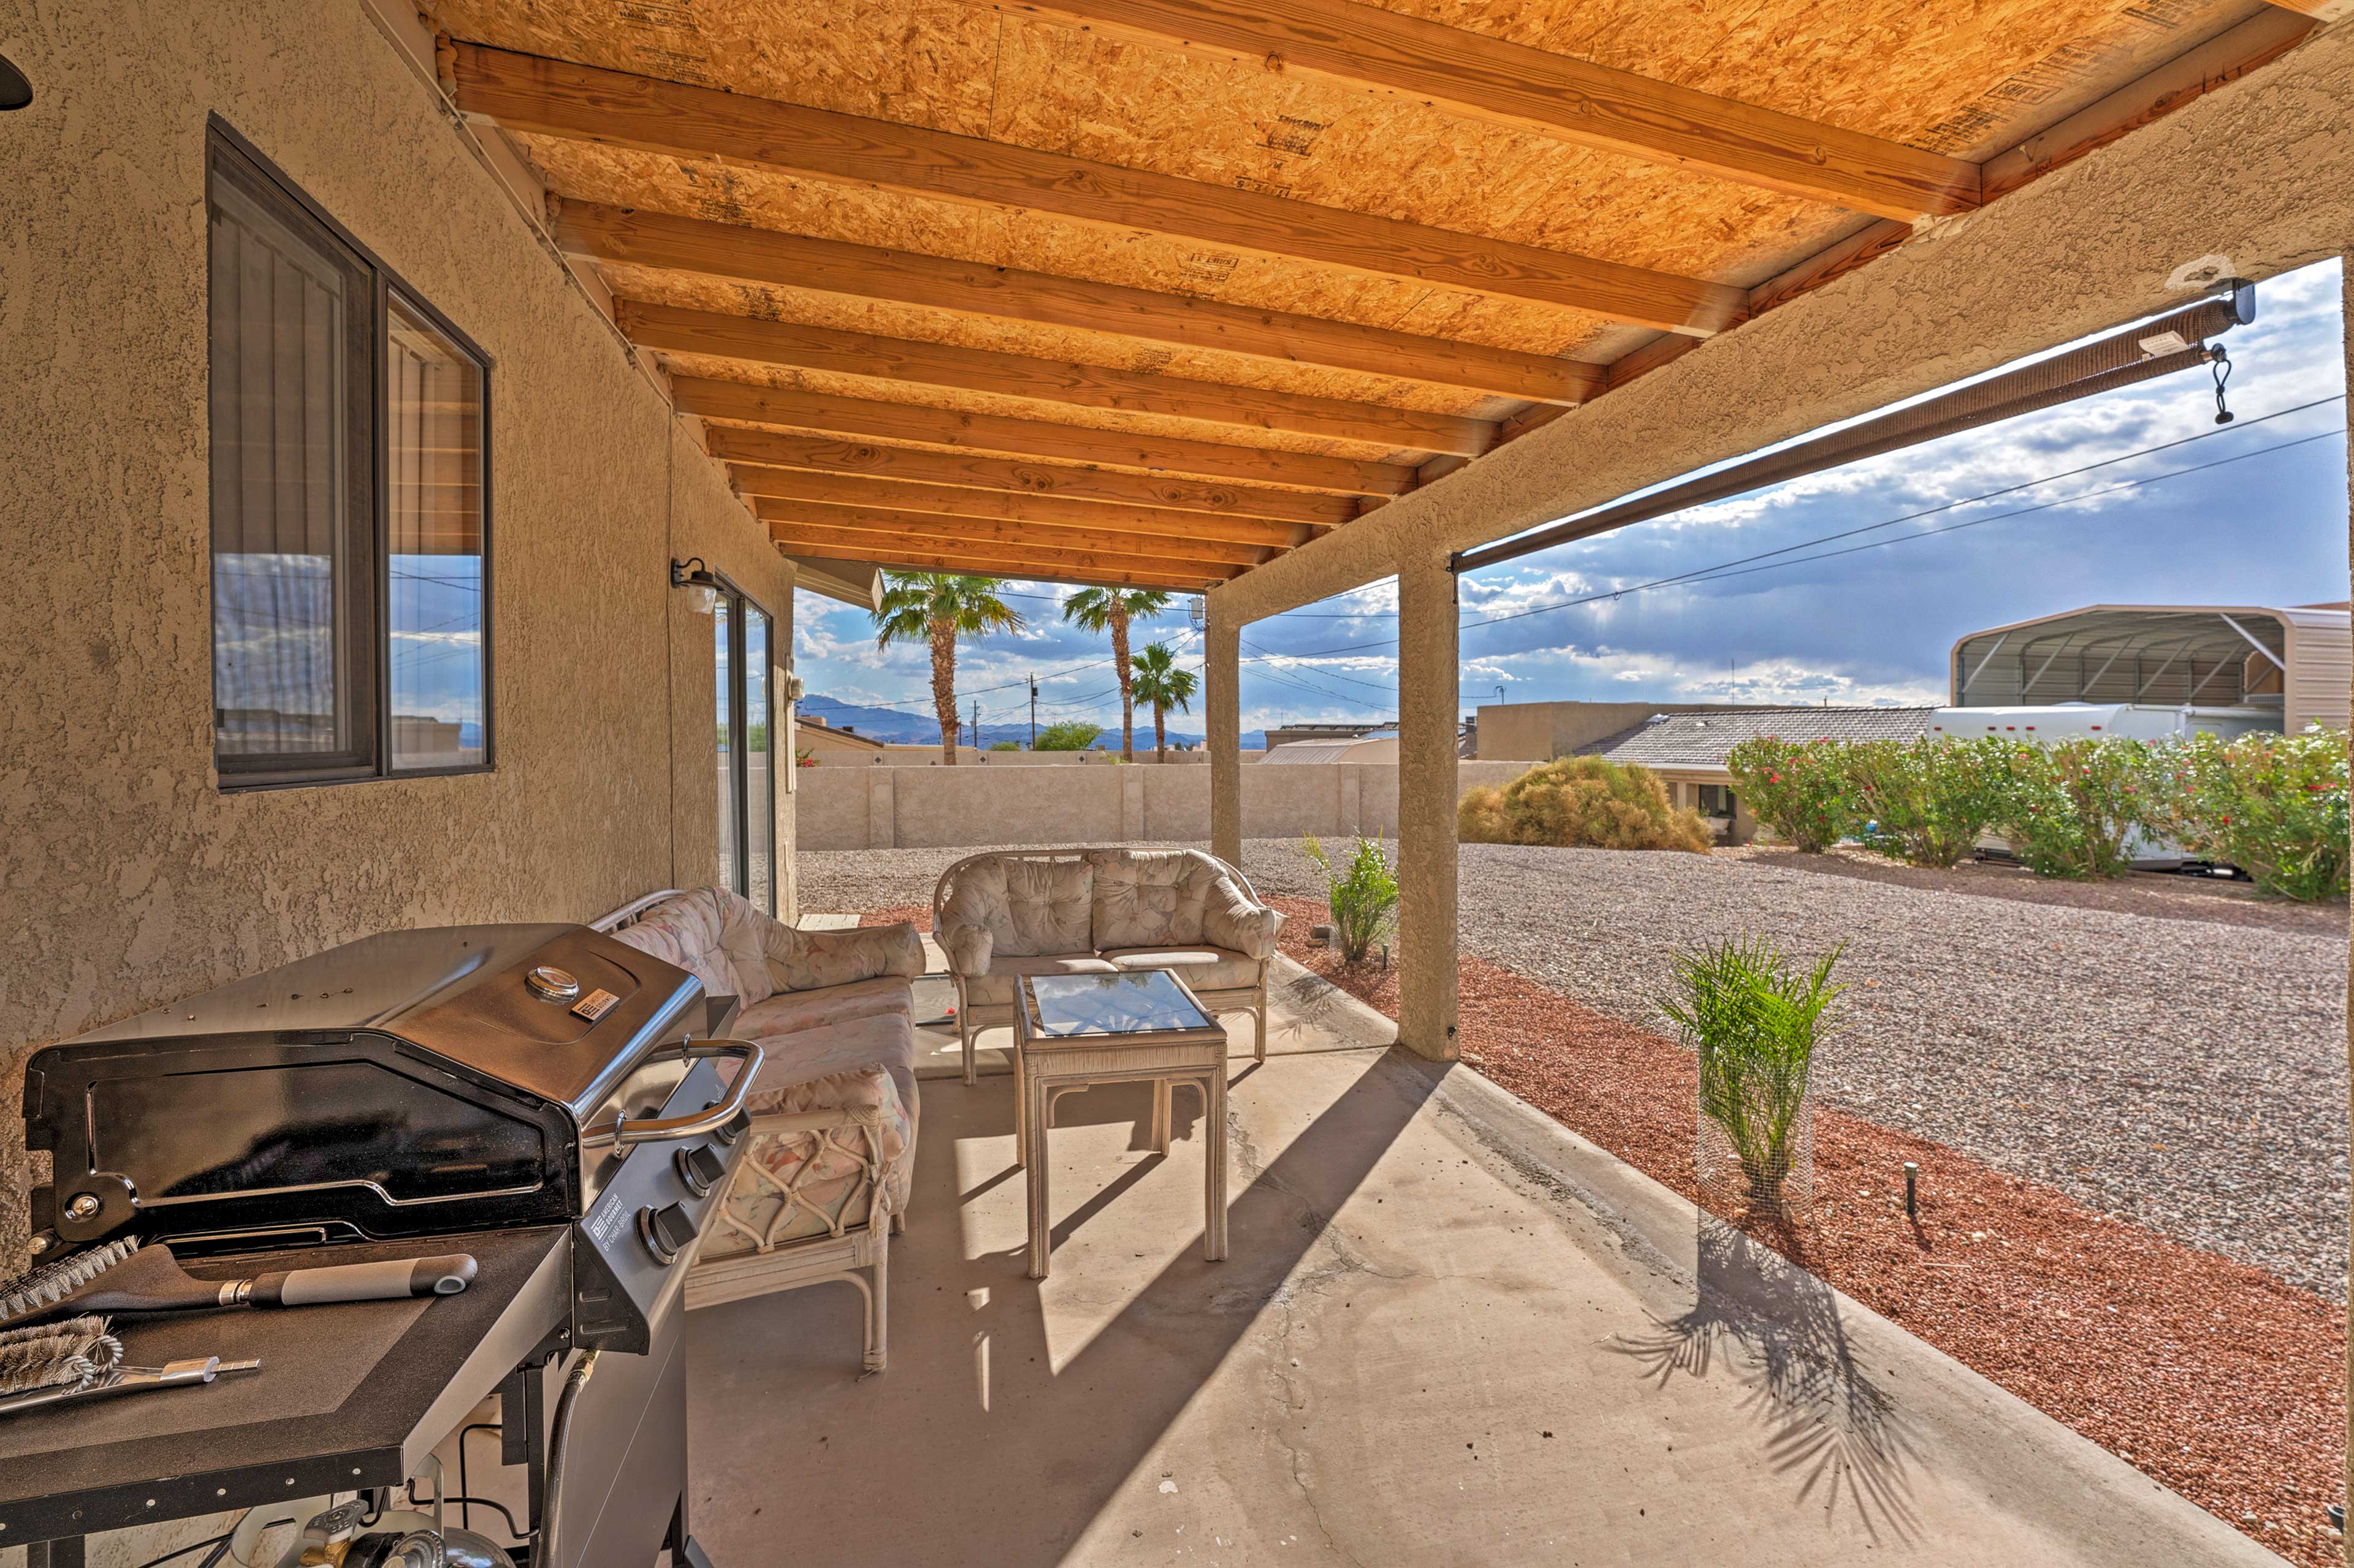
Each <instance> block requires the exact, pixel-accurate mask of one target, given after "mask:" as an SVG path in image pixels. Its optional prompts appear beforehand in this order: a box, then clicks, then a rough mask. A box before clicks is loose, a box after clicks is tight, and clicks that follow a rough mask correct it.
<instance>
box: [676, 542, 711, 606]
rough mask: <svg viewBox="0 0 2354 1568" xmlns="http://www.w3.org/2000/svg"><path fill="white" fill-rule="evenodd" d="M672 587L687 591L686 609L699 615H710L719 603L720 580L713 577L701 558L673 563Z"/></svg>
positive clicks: (691, 558)
mask: <svg viewBox="0 0 2354 1568" xmlns="http://www.w3.org/2000/svg"><path fill="white" fill-rule="evenodd" d="M670 586H671V587H673V588H684V589H685V590H686V608H687V609H691V610H693V611H695V614H697V615H709V614H710V613H711V612H712V610H713V609H714V608H715V607H716V606H717V605H718V603H719V579H718V578H717V577H713V576H712V575H711V568H710V567H706V566H705V565H704V564H703V557H702V556H688V557H687V558H686V559H684V560H683V561H673V562H672V563H671V564H670Z"/></svg>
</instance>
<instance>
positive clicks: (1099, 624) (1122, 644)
mask: <svg viewBox="0 0 2354 1568" xmlns="http://www.w3.org/2000/svg"><path fill="white" fill-rule="evenodd" d="M1172 597H1173V596H1172V595H1170V594H1166V593H1163V592H1161V590H1160V589H1159V588H1081V589H1080V590H1079V591H1078V592H1076V593H1075V594H1073V595H1072V596H1071V597H1070V598H1068V599H1065V600H1064V601H1063V619H1064V620H1075V621H1076V622H1078V624H1079V630H1082V631H1092V632H1095V633H1096V634H1097V635H1098V636H1100V635H1101V634H1102V633H1104V632H1106V631H1108V632H1110V633H1111V662H1112V668H1113V669H1115V670H1117V671H1119V757H1120V760H1121V761H1123V762H1133V761H1135V760H1136V693H1135V689H1134V686H1133V682H1134V680H1135V672H1134V671H1132V670H1131V669H1130V668H1129V660H1128V623H1129V621H1130V620H1150V619H1151V618H1152V617H1154V616H1156V615H1159V614H1160V613H1161V611H1162V610H1164V609H1168V608H1169V600H1170V599H1172Z"/></svg>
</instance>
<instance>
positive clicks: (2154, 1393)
mask: <svg viewBox="0 0 2354 1568" xmlns="http://www.w3.org/2000/svg"><path fill="white" fill-rule="evenodd" d="M1270 902H1271V903H1273V904H1275V905H1276V906H1278V907H1279V908H1281V909H1282V910H1283V911H1284V913H1285V914H1286V915H1288V916H1290V918H1289V919H1288V921H1287V922H1286V923H1285V926H1284V932H1283V938H1282V946H1283V949H1284V951H1285V952H1286V953H1287V954H1288V956H1290V957H1291V958H1293V959H1297V960H1299V962H1300V963H1302V964H1304V965H1306V966H1307V967H1308V968H1309V969H1313V970H1314V971H1315V972H1317V973H1318V974H1320V975H1322V976H1323V977H1324V978H1326V979H1327V980H1331V981H1333V982H1334V983H1335V984H1337V985H1339V986H1341V988H1342V989H1343V990H1345V991H1349V992H1350V993H1351V994H1352V995H1354V996H1356V997H1358V998H1359V999H1360V1000H1362V1001H1366V1002H1369V1003H1371V1004H1372V1005H1373V1007H1375V1008H1377V1009H1379V1010H1380V1011H1381V1012H1384V1013H1385V1014H1387V1015H1388V1016H1390V1017H1392V1018H1394V1017H1396V1016H1397V978H1396V975H1395V973H1394V971H1392V972H1387V973H1384V972H1383V971H1380V970H1378V969H1368V968H1363V967H1360V968H1359V969H1355V970H1353V971H1352V970H1351V969H1347V968H1345V967H1344V966H1342V965H1341V962H1340V959H1339V955H1338V954H1336V953H1334V952H1333V951H1331V949H1330V948H1319V947H1312V946H1310V943H1309V940H1308V931H1309V927H1310V926H1311V925H1314V924H1317V923H1319V922H1320V921H1322V920H1324V919H1326V918H1327V915H1326V912H1325V909H1324V906H1322V905H1321V904H1320V903H1312V902H1310V901H1309V900H1305V899H1299V898H1285V897H1281V896H1277V897H1275V898H1273V899H1271V900H1270ZM1458 961H1459V966H1460V976H1461V985H1462V1010H1461V1023H1460V1030H1461V1033H1460V1038H1461V1040H1462V1043H1463V1060H1464V1062H1465V1063H1466V1065H1469V1066H1472V1067H1475V1068H1477V1069H1478V1070H1479V1072H1480V1073H1481V1074H1483V1075H1486V1076H1487V1077H1489V1078H1490V1079H1492V1080H1494V1081H1495V1082H1496V1083H1498V1084H1500V1085H1501V1086H1504V1087H1505V1088H1508V1089H1510V1090H1511V1091H1512V1093H1514V1094H1516V1095H1518V1096H1520V1097H1522V1099H1524V1100H1526V1101H1528V1102H1529V1103H1530V1104H1531V1105H1533V1106H1535V1107H1538V1108H1539V1109H1541V1110H1543V1111H1544V1112H1546V1113H1547V1114H1548V1115H1550V1116H1552V1117H1553V1118H1554V1119H1556V1120H1558V1121H1560V1122H1561V1123H1562V1124H1563V1125H1564V1126H1565V1127H1568V1128H1572V1129H1573V1130H1575V1131H1576V1132H1577V1133H1579V1134H1580V1135H1582V1136H1583V1137H1585V1138H1587V1139H1591V1140H1592V1141H1594V1142H1595V1143H1597V1144H1599V1145H1601V1146H1602V1147H1603V1148H1605V1149H1607V1150H1610V1151H1611V1152H1612V1153H1613V1154H1616V1155H1617V1156H1618V1158H1620V1159H1621V1160H1626V1161H1627V1162H1628V1164H1629V1165H1632V1166H1634V1167H1635V1168H1636V1169H1637V1170H1638V1171H1642V1172H1643V1173H1644V1174H1645V1175H1647V1176H1649V1177H1650V1178H1651V1179H1652V1180H1654V1181H1659V1183H1661V1184H1662V1185H1664V1186H1667V1187H1670V1188H1672V1189H1673V1190H1675V1191H1676V1192H1680V1193H1681V1194H1683V1195H1684V1196H1685V1197H1686V1198H1690V1199H1692V1200H1693V1201H1694V1202H1698V1201H1699V1193H1698V1192H1697V1190H1696V1187H1695V1184H1694V1181H1693V1148H1694V1145H1695V1143H1696V1141H1697V1139H1698V1133H1699V1111H1698V1108H1697V1095H1698V1090H1699V1070H1698V1067H1697V1066H1696V1065H1695V1061H1694V1058H1693V1056H1692V1054H1691V1052H1690V1051H1688V1050H1686V1049H1684V1047H1683V1046H1681V1045H1680V1044H1677V1043H1676V1042H1675V1041H1673V1040H1670V1039H1666V1038H1663V1037H1661V1036H1659V1035H1656V1034H1651V1033H1646V1032H1644V1031H1642V1030H1639V1029H1636V1028H1633V1027H1631V1026H1629V1025H1628V1024H1624V1023H1621V1022H1617V1020H1615V1019H1611V1018H1606V1017H1605V1016H1603V1015H1602V1014H1601V1013H1598V1012H1592V1011H1590V1010H1588V1009H1585V1008H1583V1007H1580V1006H1578V1005H1577V1004H1576V1003H1575V1002H1574V1001H1569V1000H1568V999H1567V998H1565V997H1564V996H1562V995H1560V994H1558V993H1557V992H1554V991H1548V990H1546V989H1545V988H1544V987H1543V986H1540V985H1538V984H1536V983H1535V982H1534V981H1532V980H1526V979H1524V978H1522V976H1520V975H1517V974H1514V973H1513V972H1511V970H1509V969H1503V968H1500V966H1498V965H1495V964H1491V963H1488V962H1486V961H1484V960H1482V959H1475V958H1471V957H1469V956H1466V957H1464V958H1462V959H1459V960H1458ZM1906 1160H1914V1161H1915V1162H1917V1163H1918V1164H1919V1165H1920V1167H1921V1179H1920V1216H1919V1219H1918V1222H1917V1223H1914V1222H1912V1221H1908V1220H1907V1219H1906V1217H1905V1214H1904V1204H1903V1164H1904V1161H1906ZM1815 1171H1816V1176H1815V1183H1816V1192H1817V1193H1818V1194H1819V1213H1818V1215H1817V1217H1816V1219H1815V1221H1814V1223H1813V1224H1811V1225H1810V1226H1808V1229H1807V1231H1806V1232H1805V1233H1804V1234H1803V1235H1802V1236H1801V1237H1799V1238H1798V1239H1797V1241H1796V1242H1795V1243H1794V1242H1793V1241H1792V1240H1791V1239H1790V1238H1789V1237H1788V1236H1787V1234H1781V1235H1770V1234H1758V1239H1759V1240H1761V1241H1765V1242H1766V1243H1767V1244H1768V1245H1774V1246H1775V1247H1776V1250H1778V1251H1781V1252H1783V1253H1785V1254H1787V1255H1789V1256H1790V1257H1791V1258H1792V1260H1793V1261H1795V1262H1797V1263H1800V1264H1803V1265H1804V1266H1806V1267H1807V1268H1808V1270H1810V1271H1811V1272H1812V1273H1814V1274H1815V1275H1816V1276H1817V1277H1820V1278H1821V1279H1823V1280H1825V1281H1827V1282H1828V1283H1829V1284H1830V1285H1832V1286H1834V1287H1837V1288H1839V1289H1840V1290H1842V1291H1845V1292H1846V1293H1847V1294H1848V1295H1850V1296H1851V1297H1853V1298H1855V1299H1856V1300H1858V1301H1861V1302H1862V1303H1863V1304H1864V1305H1865V1306H1867V1307H1869V1308H1872V1310H1874V1311H1876V1312H1878V1313H1880V1314H1881V1315H1882V1316H1883V1317H1886V1318H1889V1319H1893V1320H1894V1321H1896V1322H1898V1323H1901V1324H1903V1326H1904V1327H1905V1328H1906V1329H1908V1330H1911V1331H1912V1332H1913V1333H1914V1334H1917V1335H1919V1336H1920V1337H1921V1338H1922V1339H1924V1340H1927V1341H1928V1342H1929V1343H1930V1344H1933V1345H1935V1346H1936V1347H1937V1348H1938V1349H1939V1350H1941V1351H1945V1352H1946V1354H1947V1355H1949V1356H1952V1357H1953V1358H1954V1359H1956V1361H1961V1362H1963V1363H1964V1364H1965V1365H1967V1366H1969V1367H1971V1368H1973V1369H1974V1370H1976V1371H1977V1372H1979V1373H1981V1374H1982V1375H1984V1376H1985V1377H1987V1378H1989V1379H1991V1380H1992V1381H1993V1382H1995V1383H1999V1384H2001V1385H2002V1386H2003V1387H2004V1388H2007V1389H2009V1390H2010V1391H2011V1392H2012V1393H2016V1394H2018V1395H2019V1396H2020V1398H2022V1399H2024V1400H2026V1401H2027V1402H2028V1403H2030V1404H2033V1405H2035V1406H2036V1407H2037V1408H2039V1409H2041V1410H2042V1411H2044V1412H2046V1413H2047V1414H2051V1415H2052V1417H2054V1418H2055V1419H2057V1420H2059V1421H2062V1422H2064V1423H2065V1424H2066V1425H2069V1426H2071V1427H2073V1428H2074V1429H2075V1430H2076V1431H2078V1432H2080V1433H2082V1434H2084V1436H2087V1437H2089V1438H2091V1439H2092V1440H2093V1441H2094V1442H2095V1443H2098V1444H2100V1445H2101V1446H2103V1447H2105V1448H2107V1449H2108V1450H2110V1451H2111V1452H2112V1453H2114V1454H2115V1455H2117V1456H2118V1457H2120V1458H2123V1459H2125V1460H2126V1462H2128V1463H2129V1464H2131V1465H2133V1466H2134V1467H2136V1468H2137V1469H2139V1470H2141V1471H2142V1472H2143V1473H2144V1474H2146V1475H2147V1476H2149V1477H2151V1478H2153V1479H2155V1480H2158V1481H2160V1482H2162V1483H2164V1484H2165V1485H2166V1486H2168V1487H2170V1488H2172V1489H2174V1490H2176V1491H2178V1492H2179V1493H2181V1494H2182V1495H2183V1496H2185V1497H2187V1498H2189V1499H2190V1500H2191V1501H2193V1502H2195V1503H2197V1504H2199V1506H2200V1507H2201V1508H2203V1509H2206V1510H2208V1511H2209V1512H2211V1513H2212V1514H2214V1515H2215V1516H2216V1517H2217V1518H2219V1519H2221V1520H2224V1521H2225V1522H2226V1523H2229V1524H2231V1525H2232V1526H2233V1527H2235V1528H2236V1529H2238V1530H2240V1531H2243V1533H2245V1534H2247V1535H2249V1536H2251V1537H2253V1539H2255V1540H2256V1541H2258V1542H2262V1543H2263V1544H2264V1545H2265V1546H2266V1547H2269V1548H2270V1549H2271V1550H2273V1551H2274V1552H2279V1553H2280V1554H2281V1555H2282V1556H2284V1557H2286V1558H2288V1559H2290V1560H2291V1561H2293V1562H2296V1563H2307V1564H2310V1565H2312V1568H2325V1565H2332V1568H2334V1565H2336V1564H2338V1563H2341V1562H2342V1561H2343V1559H2342V1557H2341V1552H2342V1550H2343V1549H2342V1548H2341V1547H2340V1546H2339V1545H2338V1540H2337V1536H2336V1533H2335V1532H2334V1531H2331V1530H2330V1528H2329V1524H2328V1520H2327V1518H2326V1517H2325V1516H2324V1514H2323V1511H2322V1510H2323V1507H2324V1505H2325V1504H2327V1503H2328V1502H2329V1501H2331V1500H2333V1499H2336V1498H2337V1497H2338V1493H2339V1490H2340V1488H2341V1482H2340V1478H2341V1477H2342V1476H2343V1475H2344V1460H2345V1451H2346V1445H2345V1435H2346V1416H2345V1396H2344V1392H2343V1390H2344V1378H2345V1366H2346V1320H2345V1315H2344V1313H2343V1311H2342V1310H2341V1309H2339V1308H2337V1307H2335V1306H2333V1305H2332V1304H2331V1303H2329V1302H2327V1301H2325V1300H2323V1299H2322V1298H2320V1297H2318V1296H2316V1295H2314V1294H2312V1293H2311V1292H2308V1291H2304V1290H2299V1289H2296V1288H2295V1287H2291V1286H2288V1285H2285V1284H2283V1283H2282V1282H2281V1281H2279V1280H2277V1279H2274V1277H2272V1276H2270V1275H2268V1274H2265V1273H2263V1272H2262V1271H2260V1270H2258V1269H2254V1268H2250V1267H2248V1266H2245V1265H2243V1264H2238V1263H2233V1262H2231V1261H2228V1260H2226V1259H2224V1258H2221V1257H2217V1256H2215V1255H2212V1254H2210V1253H2203V1252H2197V1251H2194V1250H2192V1249H2191V1248H2189V1247H2186V1246H2182V1245H2178V1244H2176V1243H2174V1242H2170V1241H2168V1240H2166V1239H2165V1238H2164V1237H2162V1236H2158V1235H2156V1234H2152V1233H2150V1232H2148V1231H2146V1230H2142V1229H2140V1228H2138V1227H2137V1226H2134V1225H2131V1224H2124V1223H2121V1222H2118V1221H2115V1220H2110V1219H2107V1218H2105V1216H2103V1215H2101V1214H2098V1213H2094V1212H2093V1211H2092V1210H2090V1209H2087V1208H2085V1207H2084V1206H2083V1205H2082V1204H2080V1203H2077V1202H2074V1201H2073V1199H2070V1198H2067V1197H2064V1196H2062V1194H2060V1193H2059V1192H2054V1191H2052V1190H2051V1189H2050V1188H2047V1187H2043V1186H2041V1185H2038V1184H2037V1183H2034V1182H2031V1181H2020V1180H2019V1179H2017V1178H2015V1177H2010V1176H2005V1175H2002V1174H1999V1172H1997V1171H1992V1170H1989V1169H1988V1167H1986V1166H1984V1165H1982V1164H1980V1163H1978V1161H1977V1160H1972V1159H1970V1158H1969V1157H1968V1156H1967V1155H1964V1154H1960V1153H1957V1152H1956V1151H1955V1150H1951V1149H1948V1148H1946V1147H1945V1146H1944V1145H1942V1144H1937V1143H1932V1142H1929V1141H1927V1140H1926V1139H1919V1138H1914V1137H1912V1136H1910V1135H1907V1134H1904V1133H1901V1132H1895V1131H1892V1130H1891V1129H1889V1128H1883V1127H1879V1126H1876V1125H1874V1124H1873V1123H1872V1122H1868V1121H1863V1120H1861V1119H1860V1118H1855V1117H1852V1116H1849V1115H1847V1114H1845V1113H1844V1112H1841V1111H1838V1110H1834V1109H1830V1108H1829V1107H1819V1108H1818V1109H1817V1111H1816V1113H1815ZM1725 1217H1729V1216H1725Z"/></svg>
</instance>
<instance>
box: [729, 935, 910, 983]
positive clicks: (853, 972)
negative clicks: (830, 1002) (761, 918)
mask: <svg viewBox="0 0 2354 1568" xmlns="http://www.w3.org/2000/svg"><path fill="white" fill-rule="evenodd" d="M765 936H766V938H767V949H766V950H767V959H766V967H767V969H768V976H769V980H771V981H773V982H774V984H775V987H776V989H777V990H778V991H819V990H822V989H824V988H826V987H829V986H843V985H854V984H856V983H857V982H859V981H861V980H874V979H875V978H876V977H878V976H882V975H902V976H905V977H906V978H907V979H909V980H913V979H914V978H915V977H916V976H917V975H919V974H922V973H923V972H924V939H923V938H921V937H918V936H917V935H916V927H915V925H914V924H913V923H912V922H910V921H906V920H902V921H900V922H899V923H898V924H897V925H896V926H870V927H864V928H860V929H854V930H847V931H797V930H795V929H794V928H793V927H790V926H788V925H786V924H784V923H783V922H782V921H780V920H771V921H769V923H768V930H767V931H766V933H765Z"/></svg>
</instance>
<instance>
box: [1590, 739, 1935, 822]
mask: <svg viewBox="0 0 2354 1568" xmlns="http://www.w3.org/2000/svg"><path fill="white" fill-rule="evenodd" d="M1936 712H1937V710H1936V709H1935V708H1803V707H1788V708H1768V707H1755V708H1749V707H1740V708H1702V709H1698V710H1687V711H1681V712H1674V713H1659V714H1654V715H1651V716H1650V717H1649V718H1647V719H1644V720H1643V721H1642V722H1640V723H1638V724H1635V725H1630V726H1628V727H1627V728H1625V729H1622V730H1620V731H1618V732H1617V734H1616V735H1608V736H1601V737H1600V738H1598V739H1596V740H1594V741H1591V742H1588V743H1587V744H1586V745H1585V746H1582V747H1578V748H1577V751H1576V752H1575V754H1574V755H1576V756H1580V757H1606V758H1609V759H1610V760H1611V761H1613V762H1638V763H1640V764H1642V765H1643V766H1644V767H1646V768H1649V769H1650V770H1651V771H1652V772H1654V773H1656V774H1658V775H1659V777H1660V778H1661V779H1664V780H1665V781H1666V783H1667V786H1668V800H1669V801H1670V803H1671V804H1673V805H1678V806H1690V807H1691V808H1693V809H1694V810H1697V811H1699V812H1700V814H1701V815H1702V816H1703V817H1707V818H1709V819H1711V820H1712V822H1713V823H1714V824H1715V827H1716V832H1717V837H1718V838H1719V839H1720V840H1721V841H1723V842H1725V843H1733V844H1745V843H1747V842H1749V841H1750V840H1751V839H1753V838H1755V837H1756V836H1757V819H1756V818H1755V817H1754V816H1752V815H1751V814H1750V811H1749V809H1748V807H1746V806H1745V805H1744V804H1742V802H1741V800H1740V797H1739V796H1738V795H1737V794H1736V793H1735V792H1734V788H1733V775H1732V774H1731V773H1730V772H1728V771H1727V770H1726V768H1725V766H1724V757H1725V753H1727V752H1729V751H1731V750H1732V749H1733V748H1734V747H1735V746H1737V745H1739V744H1740V743H1741V742H1742V741H1744V740H1747V739H1748V738H1749V737H1750V736H1758V735H1771V736H1780V737H1781V738H1782V739H1784V740H1797V741H1807V740H1913V739H1915V738H1917V737H1918V736H1924V735H1926V734H1928V733H1929V728H1930V724H1931V715H1934V714H1935V713H1936Z"/></svg>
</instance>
